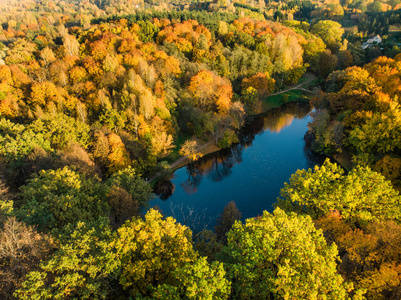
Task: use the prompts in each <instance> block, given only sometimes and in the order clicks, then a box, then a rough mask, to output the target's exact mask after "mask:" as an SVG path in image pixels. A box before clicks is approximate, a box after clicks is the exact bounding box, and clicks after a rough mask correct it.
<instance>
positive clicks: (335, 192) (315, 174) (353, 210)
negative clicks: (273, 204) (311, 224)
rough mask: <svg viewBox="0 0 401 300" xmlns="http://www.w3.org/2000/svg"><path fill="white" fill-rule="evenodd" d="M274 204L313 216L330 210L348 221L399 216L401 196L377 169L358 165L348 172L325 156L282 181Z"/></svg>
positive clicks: (399, 218) (389, 218) (287, 209)
mask: <svg viewBox="0 0 401 300" xmlns="http://www.w3.org/2000/svg"><path fill="white" fill-rule="evenodd" d="M280 195H281V198H278V202H277V206H278V207H280V208H282V209H284V210H285V211H294V212H297V213H302V214H308V215H310V216H311V217H312V218H313V219H316V218H318V217H322V216H324V215H326V214H327V213H329V212H330V211H332V210H335V209H336V210H338V211H339V212H340V213H341V216H342V217H343V218H344V219H345V220H347V221H350V222H361V223H365V222H369V221H380V220H396V221H399V220H401V208H400V203H401V197H400V196H399V194H398V192H397V191H395V190H394V189H393V187H392V185H391V182H390V181H388V180H386V179H385V177H384V176H383V175H381V174H380V173H376V172H373V171H372V170H371V169H370V168H369V167H366V168H364V167H361V166H357V167H356V168H354V169H353V170H351V171H350V172H349V173H348V174H347V175H345V174H344V170H343V169H342V168H341V167H340V166H338V165H337V164H336V163H334V164H333V163H330V161H329V160H328V159H326V161H325V162H324V164H323V165H322V166H321V167H318V166H315V168H314V170H311V169H309V170H298V171H297V172H296V173H295V174H293V175H292V176H291V178H290V182H289V183H285V184H284V188H282V189H281V192H280Z"/></svg>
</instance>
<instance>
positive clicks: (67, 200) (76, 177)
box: [17, 167, 109, 230]
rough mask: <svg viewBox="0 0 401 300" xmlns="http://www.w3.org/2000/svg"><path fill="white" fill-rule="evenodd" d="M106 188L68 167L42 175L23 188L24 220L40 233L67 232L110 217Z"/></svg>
mask: <svg viewBox="0 0 401 300" xmlns="http://www.w3.org/2000/svg"><path fill="white" fill-rule="evenodd" d="M104 194H105V191H104V188H103V187H102V186H101V185H100V183H99V182H97V181H96V180H95V179H87V178H85V177H84V176H83V175H80V174H78V173H76V172H74V171H72V170H71V169H69V168H68V167H64V168H63V169H58V170H46V171H40V172H39V174H38V175H35V176H34V178H33V179H31V180H29V182H28V183H27V185H25V186H23V187H21V193H20V195H21V198H22V200H21V201H22V206H21V209H20V210H19V211H18V212H17V215H18V216H19V218H20V219H22V220H23V221H25V222H26V223H28V224H32V225H37V226H38V228H39V229H40V230H51V229H54V228H57V229H63V228H64V227H65V226H66V225H68V224H75V223H77V222H79V221H92V220H96V219H97V218H99V217H101V216H107V214H108V210H109V208H108V205H107V203H106V201H105V199H104Z"/></svg>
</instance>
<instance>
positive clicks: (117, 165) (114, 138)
mask: <svg viewBox="0 0 401 300" xmlns="http://www.w3.org/2000/svg"><path fill="white" fill-rule="evenodd" d="M107 139H108V142H109V146H110V154H109V155H108V157H107V158H108V161H109V166H108V167H109V172H110V173H114V172H116V171H119V170H122V169H125V168H127V167H128V166H130V165H131V160H130V158H129V154H128V151H127V149H125V145H124V143H123V142H122V141H121V138H120V137H119V136H118V135H117V134H114V133H111V134H110V135H108V136H107Z"/></svg>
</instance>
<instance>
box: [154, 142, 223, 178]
mask: <svg viewBox="0 0 401 300" xmlns="http://www.w3.org/2000/svg"><path fill="white" fill-rule="evenodd" d="M214 142H215V140H214V139H212V140H210V141H209V142H207V143H205V144H203V145H202V146H200V147H199V151H201V152H202V153H203V154H204V155H205V154H208V153H210V151H205V150H207V149H208V148H209V147H210V146H214ZM216 147H217V146H216ZM216 150H217V149H216ZM188 163H189V159H188V158H187V157H186V156H181V157H180V158H179V159H177V160H176V161H174V162H172V163H171V164H170V169H171V171H174V170H176V169H178V168H180V167H183V166H185V165H187V164H188ZM161 175H162V174H161V173H156V174H154V175H153V176H152V177H151V178H149V179H148V180H147V182H152V181H154V180H156V179H159V177H160V176H161Z"/></svg>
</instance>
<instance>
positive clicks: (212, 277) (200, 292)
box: [153, 257, 230, 300]
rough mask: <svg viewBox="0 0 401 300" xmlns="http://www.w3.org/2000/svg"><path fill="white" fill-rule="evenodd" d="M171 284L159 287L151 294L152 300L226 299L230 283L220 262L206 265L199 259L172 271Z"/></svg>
mask: <svg viewBox="0 0 401 300" xmlns="http://www.w3.org/2000/svg"><path fill="white" fill-rule="evenodd" d="M172 273H173V274H172V277H173V283H172V284H163V285H159V286H158V287H157V288H156V289H155V291H154V292H153V299H165V300H170V299H177V300H178V299H194V300H195V299H207V300H213V299H216V300H217V299H218V300H220V299H227V298H228V297H229V295H230V283H229V281H228V280H227V279H226V278H225V274H226V272H225V270H224V268H223V264H222V263H220V262H217V261H215V262H213V263H211V264H209V263H208V261H207V259H206V257H201V258H199V259H197V260H196V261H194V262H193V263H190V264H186V265H184V266H183V267H181V268H178V269H176V270H173V271H172Z"/></svg>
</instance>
